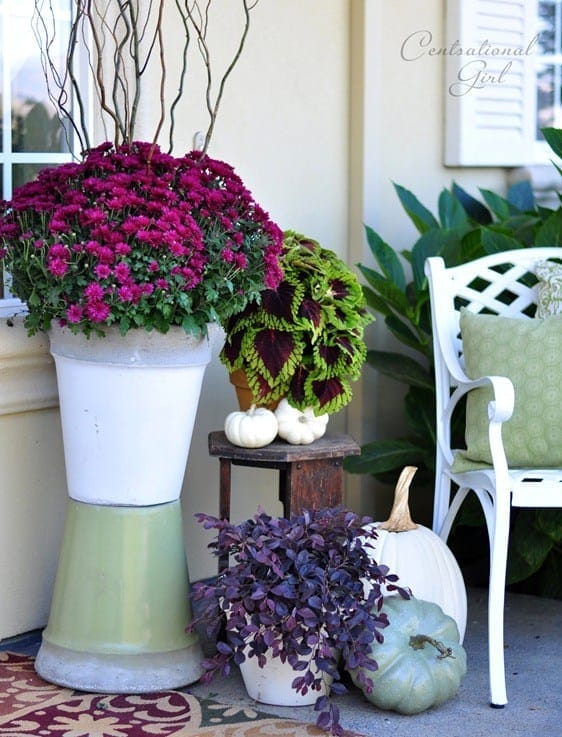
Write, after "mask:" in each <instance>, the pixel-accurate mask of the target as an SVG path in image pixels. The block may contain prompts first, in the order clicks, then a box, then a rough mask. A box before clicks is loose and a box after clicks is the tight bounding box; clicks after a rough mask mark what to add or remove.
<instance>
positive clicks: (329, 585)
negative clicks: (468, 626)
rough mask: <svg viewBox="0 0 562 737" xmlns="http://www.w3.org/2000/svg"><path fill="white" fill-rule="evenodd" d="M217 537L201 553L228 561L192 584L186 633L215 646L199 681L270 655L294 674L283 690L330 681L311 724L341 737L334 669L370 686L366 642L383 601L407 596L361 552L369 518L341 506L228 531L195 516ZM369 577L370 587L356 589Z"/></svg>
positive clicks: (259, 517) (371, 535)
mask: <svg viewBox="0 0 562 737" xmlns="http://www.w3.org/2000/svg"><path fill="white" fill-rule="evenodd" d="M196 516H197V518H198V520H199V521H200V522H201V523H202V524H203V525H204V527H205V528H206V529H209V530H216V532H217V536H216V539H214V540H213V541H212V542H211V543H210V544H209V548H210V549H211V550H212V551H213V552H214V554H215V555H217V556H219V557H223V556H231V558H230V560H231V565H230V566H229V567H228V568H226V569H224V570H222V571H221V572H220V573H219V575H218V577H217V578H216V579H214V580H213V581H211V582H209V581H200V582H197V583H195V584H194V586H193V599H194V602H195V603H196V611H197V612H198V615H197V616H196V617H195V618H194V619H193V621H192V623H191V624H190V629H194V628H201V627H203V629H204V631H205V634H206V636H207V637H208V638H209V639H210V640H211V641H216V649H217V652H216V654H215V655H214V656H213V657H211V658H208V659H206V660H205V661H204V662H203V667H204V669H205V672H204V675H203V677H202V680H203V682H209V681H210V680H211V679H212V678H213V676H215V675H221V676H226V675H228V674H229V672H230V668H231V665H232V664H236V665H239V664H240V663H242V662H244V660H245V659H246V658H257V661H258V664H259V666H260V667H264V666H265V664H266V653H267V655H268V656H269V657H273V658H279V659H280V660H281V662H283V663H285V662H288V663H290V665H291V666H292V667H293V669H294V670H295V678H294V680H293V682H292V687H293V688H294V689H295V691H296V692H297V693H301V694H303V695H305V694H306V693H307V692H308V691H309V690H313V691H320V688H321V686H322V684H323V681H324V679H326V677H328V678H333V681H332V684H331V687H330V690H329V691H328V695H325V696H322V695H319V697H318V699H317V700H316V706H315V708H316V710H317V711H319V712H320V713H319V716H318V719H317V725H318V726H319V727H321V728H323V729H326V730H330V731H331V732H332V734H336V735H337V734H343V729H342V727H341V725H340V721H339V710H338V708H337V706H336V705H335V704H334V703H333V702H332V701H331V699H330V698H329V696H330V692H333V693H335V694H341V693H345V691H346V688H345V686H344V685H343V684H342V683H341V681H340V675H339V671H338V665H339V663H340V660H341V662H342V665H343V666H344V667H346V668H348V669H358V670H359V671H360V672H361V675H360V678H361V686H362V687H364V688H365V690H366V692H369V690H370V689H371V688H372V680H371V679H370V677H369V676H368V672H369V671H373V670H376V668H377V664H376V661H375V660H374V659H373V658H372V648H371V644H372V643H373V642H374V641H377V642H379V643H380V642H382V641H383V635H382V632H381V631H382V630H383V628H384V627H386V626H387V625H388V619H387V617H386V616H385V615H384V614H383V613H381V608H382V605H383V595H382V593H381V586H382V585H383V584H385V585H386V590H387V591H397V592H398V593H399V594H401V595H402V596H403V597H404V598H408V596H409V594H408V592H407V591H406V590H405V589H403V588H401V587H399V586H398V585H397V584H396V581H397V576H396V575H394V574H390V573H389V569H388V567H387V566H383V565H378V564H377V563H376V561H375V560H374V559H373V557H372V555H369V550H370V548H371V541H372V540H373V539H375V538H376V535H377V533H376V531H375V530H374V529H371V528H369V527H367V528H366V527H365V526H366V525H368V523H369V522H370V521H371V520H370V519H369V518H360V517H359V516H358V515H356V514H355V513H354V512H351V511H349V510H346V509H344V508H341V507H335V508H325V509H321V510H315V511H304V512H302V513H301V514H300V515H295V516H292V517H291V519H286V518H283V517H281V518H274V517H270V516H269V515H267V514H266V513H265V512H264V511H263V510H259V511H258V513H257V514H256V515H255V516H254V517H253V518H252V519H249V520H246V521H245V522H242V523H241V524H238V525H235V524H233V523H232V522H230V521H228V520H221V519H218V518H216V517H212V516H209V515H206V514H198V515H196ZM365 579H368V580H369V581H370V582H371V584H372V588H371V589H370V590H369V587H366V586H365V585H364V580H365Z"/></svg>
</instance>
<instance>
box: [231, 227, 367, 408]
mask: <svg viewBox="0 0 562 737" xmlns="http://www.w3.org/2000/svg"><path fill="white" fill-rule="evenodd" d="M280 265H281V268H282V270H283V273H284V277H283V279H282V281H281V283H280V284H279V285H278V287H277V288H276V289H266V290H264V291H263V292H262V293H261V295H260V296H259V298H258V300H257V301H256V302H254V303H252V304H248V305H247V307H246V308H245V309H244V310H243V311H242V312H241V313H239V314H236V315H234V316H233V317H231V318H230V320H229V321H227V323H226V325H225V329H226V341H225V344H224V347H223V349H222V351H221V355H220V358H221V361H222V362H223V363H224V365H225V366H226V367H227V369H228V370H229V371H231V372H233V371H236V370H239V369H241V370H243V371H244V373H245V374H246V377H247V381H248V385H249V387H250V390H251V392H252V395H253V401H254V403H256V404H269V403H272V402H275V401H276V400H279V399H281V398H283V397H286V398H287V399H288V401H289V403H290V404H291V405H293V406H294V407H297V408H299V409H303V410H304V409H306V408H308V407H312V408H313V409H314V411H315V413H316V414H321V413H330V414H331V413H334V412H337V411H339V410H340V409H341V408H342V407H344V406H345V405H346V404H347V403H348V402H349V401H350V400H351V397H352V389H351V382H352V381H355V380H357V379H358V378H359V376H360V373H361V368H362V366H363V363H364V361H365V358H366V354H367V352H366V346H365V343H364V340H363V332H364V328H365V326H366V325H367V324H368V323H369V322H371V321H372V320H373V317H372V315H370V314H369V313H368V311H367V309H366V302H365V297H364V296H363V290H362V288H361V285H360V284H359V281H358V279H357V277H356V276H355V274H354V273H353V271H352V270H351V269H350V268H349V267H348V266H347V265H346V264H345V263H344V262H343V261H342V260H341V259H339V258H338V257H337V256H336V254H335V253H334V252H333V251H330V250H329V249H326V248H322V247H321V246H320V244H319V243H318V242H317V241H315V240H312V239H310V238H307V237H306V236H304V235H300V234H297V233H294V232H292V231H286V232H285V234H284V242H283V251H282V254H281V258H280Z"/></svg>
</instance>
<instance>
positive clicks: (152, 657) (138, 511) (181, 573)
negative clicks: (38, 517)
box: [35, 500, 203, 693]
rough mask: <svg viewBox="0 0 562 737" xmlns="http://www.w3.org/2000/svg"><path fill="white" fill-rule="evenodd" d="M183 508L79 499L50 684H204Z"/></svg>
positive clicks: (62, 580) (62, 578)
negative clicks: (190, 627) (191, 629)
mask: <svg viewBox="0 0 562 737" xmlns="http://www.w3.org/2000/svg"><path fill="white" fill-rule="evenodd" d="M190 621H191V609H190V605H189V578H188V570H187V562H186V558H185V550H184V544H183V525H182V517H181V507H180V503H179V501H175V502H170V503H168V504H159V505H155V506H148V507H112V506H102V505H95V504H85V503H82V502H76V501H73V500H69V502H68V507H67V517H66V523H65V529H64V536H63V542H62V547H61V554H60V559H59V565H58V570H57V577H56V581H55V588H54V592H53V600H52V603H51V612H50V617H49V622H48V625H47V628H46V629H45V631H44V633H43V641H42V644H41V648H40V650H39V653H38V655H37V659H36V665H35V667H36V670H37V672H38V674H39V675H40V676H42V677H43V678H45V679H46V680H48V681H50V682H52V683H57V684H60V685H62V686H67V687H70V688H75V689H78V690H82V691H94V692H102V693H143V692H148V691H160V690H167V689H172V688H178V687H180V686H184V685H186V684H188V683H193V682H194V681H196V680H198V678H199V677H200V675H201V673H202V668H201V661H202V659H203V655H202V652H201V649H200V646H199V642H198V639H197V637H196V635H194V634H186V632H185V628H186V626H187V624H188V623H189V622H190Z"/></svg>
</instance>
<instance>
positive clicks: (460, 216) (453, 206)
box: [438, 189, 468, 228]
mask: <svg viewBox="0 0 562 737" xmlns="http://www.w3.org/2000/svg"><path fill="white" fill-rule="evenodd" d="M438 206H439V219H440V220H441V225H442V227H443V228H459V227H464V226H466V225H468V217H467V214H466V211H465V209H464V207H463V206H462V205H461V203H460V202H459V201H458V199H457V198H456V197H455V196H454V195H453V194H452V193H451V192H449V190H448V189H444V190H442V191H441V194H440V195H439V201H438Z"/></svg>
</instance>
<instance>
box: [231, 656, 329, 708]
mask: <svg viewBox="0 0 562 737" xmlns="http://www.w3.org/2000/svg"><path fill="white" fill-rule="evenodd" d="M266 657H267V655H266ZM240 673H241V675H242V680H243V681H244V686H245V687H246V691H247V692H248V696H250V698H252V699H254V700H255V701H259V702H260V703H262V704H273V705H275V706H310V705H311V704H314V703H315V702H316V699H317V698H318V697H319V696H325V695H326V694H327V691H328V686H329V685H331V683H332V679H331V678H330V677H329V676H327V675H324V679H325V680H324V683H323V688H321V690H320V691H312V690H309V691H308V692H307V693H306V694H305V695H304V696H303V695H302V694H300V693H297V692H296V691H295V689H294V688H292V687H291V683H292V682H293V681H294V680H295V678H297V677H298V676H301V675H303V671H296V670H293V668H292V666H291V665H289V663H287V662H285V663H282V662H281V660H280V658H268V659H267V663H266V664H265V666H264V667H263V668H260V666H259V665H258V659H257V658H246V660H245V661H244V662H243V663H241V664H240Z"/></svg>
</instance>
